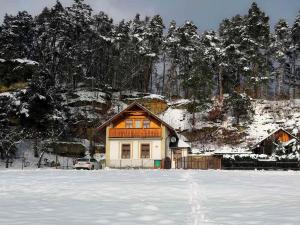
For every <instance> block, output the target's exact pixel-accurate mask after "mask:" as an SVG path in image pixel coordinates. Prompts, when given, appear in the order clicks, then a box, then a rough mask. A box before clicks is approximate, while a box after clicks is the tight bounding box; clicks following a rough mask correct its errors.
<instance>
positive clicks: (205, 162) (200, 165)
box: [175, 156, 222, 170]
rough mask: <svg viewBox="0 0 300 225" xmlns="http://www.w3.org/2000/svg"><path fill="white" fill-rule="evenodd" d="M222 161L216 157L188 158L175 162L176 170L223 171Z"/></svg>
mask: <svg viewBox="0 0 300 225" xmlns="http://www.w3.org/2000/svg"><path fill="white" fill-rule="evenodd" d="M221 167H222V165H221V159H220V158H217V157H215V156H187V157H182V158H178V159H177V160H176V161H175V168H176V169H200V170H207V169H221Z"/></svg>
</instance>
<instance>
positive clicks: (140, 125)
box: [134, 119, 142, 128]
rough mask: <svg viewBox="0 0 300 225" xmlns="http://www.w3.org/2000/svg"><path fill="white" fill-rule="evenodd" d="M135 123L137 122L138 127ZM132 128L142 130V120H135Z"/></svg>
mask: <svg viewBox="0 0 300 225" xmlns="http://www.w3.org/2000/svg"><path fill="white" fill-rule="evenodd" d="M137 122H139V127H137ZM134 127H135V128H142V120H140V119H136V120H135V121H134Z"/></svg>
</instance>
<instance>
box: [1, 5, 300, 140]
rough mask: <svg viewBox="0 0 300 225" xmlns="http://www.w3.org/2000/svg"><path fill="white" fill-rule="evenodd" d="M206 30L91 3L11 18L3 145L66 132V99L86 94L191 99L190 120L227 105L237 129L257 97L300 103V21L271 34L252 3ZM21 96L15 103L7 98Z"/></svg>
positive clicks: (5, 51) (4, 55)
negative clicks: (123, 14) (115, 12)
mask: <svg viewBox="0 0 300 225" xmlns="http://www.w3.org/2000/svg"><path fill="white" fill-rule="evenodd" d="M200 30H201V28H198V27H197V26H196V25H195V24H194V23H193V22H192V21H186V22H185V23H183V24H177V23H176V21H172V22H171V23H170V24H165V23H164V21H163V18H162V17H161V16H160V15H154V16H151V17H145V18H141V16H140V15H139V14H137V15H136V16H135V17H134V18H132V20H128V21H126V20H122V21H120V22H117V23H116V22H114V21H113V19H112V18H111V17H110V16H109V15H107V14H106V13H105V12H102V11H100V12H97V11H93V9H92V8H91V7H90V6H89V5H88V4H87V3H86V2H85V1H84V0H74V2H73V4H72V5H70V6H66V7H64V6H63V5H62V4H61V3H60V2H59V1H57V2H56V4H55V5H53V6H52V7H50V8H47V7H45V8H44V9H43V10H42V12H40V13H39V14H38V15H34V16H33V15H30V14H29V13H28V12H26V11H20V12H18V13H17V14H16V15H8V14H7V15H5V17H4V20H3V23H2V24H1V26H0V46H1V48H0V92H3V93H4V94H2V96H1V97H0V104H1V108H0V121H1V122H0V127H1V138H2V139H7V137H6V136H7V135H8V134H9V135H10V139H13V140H16V139H18V138H14V137H12V136H20V135H21V136H22V137H26V135H25V134H23V133H22V132H23V131H24V130H23V128H24V127H26V133H29V134H30V135H29V137H32V136H34V137H45V136H47V137H54V136H55V137H57V136H59V135H61V133H64V134H65V133H67V132H66V131H67V130H68V129H69V127H70V126H69V125H68V123H69V122H70V118H69V117H68V114H67V113H63V111H64V110H65V109H64V106H63V104H62V102H63V100H62V96H61V94H60V93H72V91H75V90H76V89H77V88H79V87H85V88H86V89H89V90H101V91H103V92H110V93H112V92H114V91H137V92H143V93H153V94H160V95H163V96H165V97H166V98H168V99H172V98H185V99H189V100H190V101H191V104H189V106H188V110H189V111H190V112H191V113H195V112H199V111H201V110H203V109H205V108H207V105H208V104H210V102H211V101H212V99H219V101H220V103H221V105H222V104H223V100H224V99H225V100H226V101H227V102H229V105H231V106H232V108H233V114H234V115H235V116H236V117H237V123H239V117H240V116H242V115H243V114H248V112H250V111H251V99H268V100H289V99H296V98H299V94H300V92H299V85H300V62H299V54H300V51H299V50H300V14H299V15H298V16H297V17H296V18H295V20H294V23H293V24H288V23H287V21H286V20H285V19H284V18H283V19H280V20H279V21H278V22H277V23H276V25H275V27H274V28H273V27H270V22H269V17H268V15H266V13H265V12H263V11H262V10H261V9H260V8H259V6H258V5H257V4H256V3H255V2H253V3H252V4H251V5H250V6H249V10H248V13H246V14H245V15H239V14H237V15H233V17H232V18H225V19H224V20H223V21H220V25H219V28H218V29H217V30H208V31H203V32H201V33H200ZM15 90H19V92H17V93H15V94H14V97H11V96H9V94H5V93H8V91H15ZM226 101H225V102H226ZM214 113H215V114H217V115H215V117H218V112H214ZM8 118H9V119H8ZM194 120H195V118H194ZM16 121H17V122H16ZM78 121H80V119H78V118H77V121H75V122H78ZM72 122H73V123H75V122H74V121H72ZM98 123H99V121H98ZM194 123H195V121H194V122H193V123H192V124H194ZM16 124H17V125H18V126H17V127H16V126H15V125H16ZM96 124H97V123H96ZM19 125H21V128H22V132H20V126H19ZM50 128H51V129H50ZM54 130H55V131H54ZM28 131H29V132H28ZM11 134H13V135H11Z"/></svg>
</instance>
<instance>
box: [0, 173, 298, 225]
mask: <svg viewBox="0 0 300 225" xmlns="http://www.w3.org/2000/svg"><path fill="white" fill-rule="evenodd" d="M0 177H1V179H0V196H1V204H0V224H5V225H15V224H22V225H39V224H43V225H49V224H51V225H52V224H105V225H107V224H110V225H114V224H116V225H125V224H127V225H134V224H176V225H177V224H186V225H189V224H191V225H202V224H216V225H220V224H232V225H240V224H243V225H247V224H252V225H253V224H258V225H261V224H272V225H277V224H278V225H279V224H299V222H300V214H299V213H297V212H299V210H300V192H299V190H298V187H299V185H300V179H299V178H300V173H299V172H292V171H275V172H274V171H273V172H270V171H269V172H267V171H213V170H208V171H196V170H163V171H162V170H98V171H75V170H52V169H49V170H47V169H46V170H24V171H21V170H0Z"/></svg>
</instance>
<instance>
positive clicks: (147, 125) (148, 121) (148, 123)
mask: <svg viewBox="0 0 300 225" xmlns="http://www.w3.org/2000/svg"><path fill="white" fill-rule="evenodd" d="M143 128H150V120H144V122H143Z"/></svg>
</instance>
